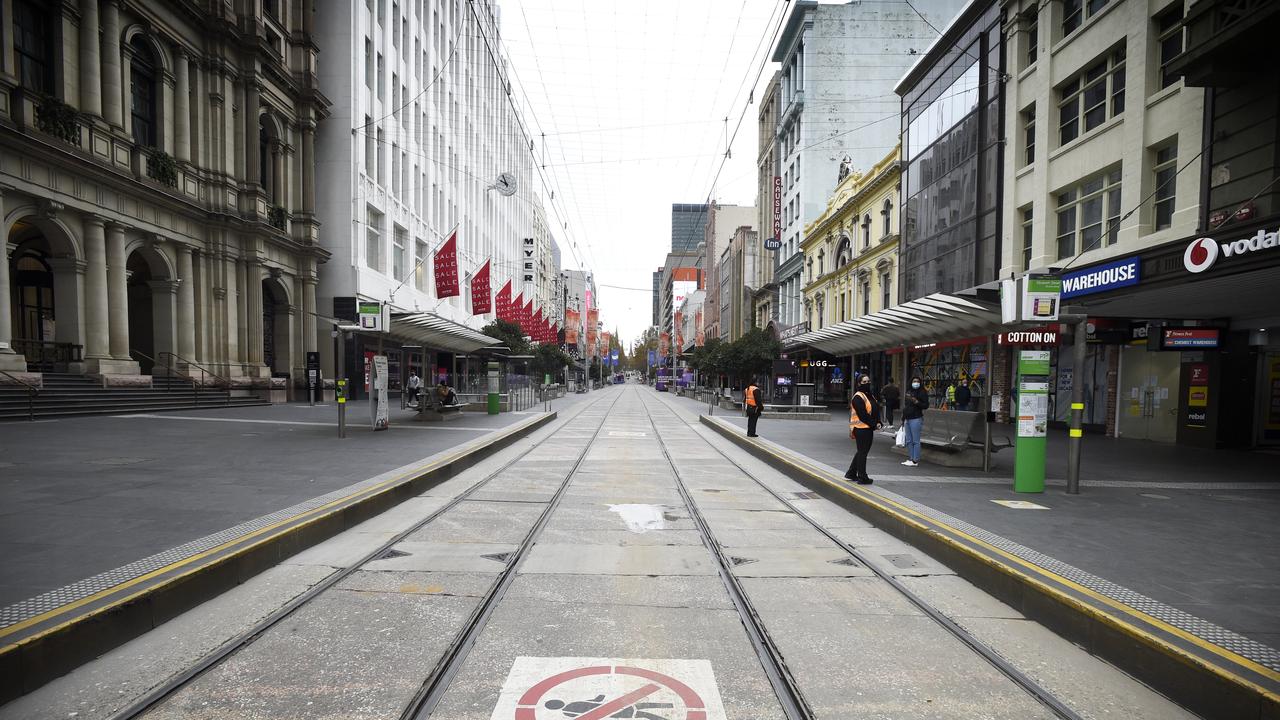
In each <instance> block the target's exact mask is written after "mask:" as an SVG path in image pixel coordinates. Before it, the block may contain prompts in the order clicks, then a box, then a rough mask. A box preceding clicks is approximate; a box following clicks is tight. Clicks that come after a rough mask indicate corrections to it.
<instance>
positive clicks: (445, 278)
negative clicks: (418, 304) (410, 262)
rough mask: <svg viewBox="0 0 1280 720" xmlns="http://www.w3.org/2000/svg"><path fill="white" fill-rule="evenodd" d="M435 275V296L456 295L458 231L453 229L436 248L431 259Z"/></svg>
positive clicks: (457, 293)
mask: <svg viewBox="0 0 1280 720" xmlns="http://www.w3.org/2000/svg"><path fill="white" fill-rule="evenodd" d="M432 266H433V268H434V270H435V276H436V297H439V298H449V297H457V296H458V295H460V294H461V293H460V292H459V291H458V231H457V230H454V231H453V233H451V234H450V235H449V239H448V240H445V241H444V244H443V245H441V246H440V249H438V250H436V254H435V257H434V258H433V259H432Z"/></svg>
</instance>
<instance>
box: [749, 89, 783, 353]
mask: <svg viewBox="0 0 1280 720" xmlns="http://www.w3.org/2000/svg"><path fill="white" fill-rule="evenodd" d="M781 87H782V74H781V73H777V72H775V73H774V74H773V78H772V79H771V80H770V81H769V83H768V85H766V86H765V91H764V96H763V97H762V98H760V110H759V112H758V113H757V117H756V120H757V122H758V123H759V136H758V141H757V142H758V144H757V147H756V181H757V192H756V212H757V217H758V220H757V221H756V230H757V242H758V243H759V249H758V252H759V255H758V257H759V262H758V263H757V265H756V275H757V277H755V278H753V279H752V281H751V282H750V283H748V284H749V285H750V286H751V287H752V288H753V292H752V295H751V303H752V306H753V311H754V323H755V325H756V327H760V328H765V327H768V326H769V323H770V322H773V321H776V320H777V319H778V317H777V316H778V285H777V283H776V282H775V275H776V274H777V271H778V258H779V257H780V256H781V252H779V248H780V245H781V241H780V240H779V238H780V237H782V175H781V173H780V172H779V170H778V151H777V134H776V133H777V124H778V102H779V99H778V91H779V90H780V88H781Z"/></svg>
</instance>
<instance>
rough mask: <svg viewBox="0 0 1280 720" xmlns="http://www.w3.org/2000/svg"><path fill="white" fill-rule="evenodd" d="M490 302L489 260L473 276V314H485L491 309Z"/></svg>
mask: <svg viewBox="0 0 1280 720" xmlns="http://www.w3.org/2000/svg"><path fill="white" fill-rule="evenodd" d="M491 309H492V308H491V307H490V302H489V261H488V260H485V261H484V267H482V268H480V270H479V271H477V272H476V274H475V276H474V277H472V278H471V314H472V315H485V314H487V313H488V312H489V310H491Z"/></svg>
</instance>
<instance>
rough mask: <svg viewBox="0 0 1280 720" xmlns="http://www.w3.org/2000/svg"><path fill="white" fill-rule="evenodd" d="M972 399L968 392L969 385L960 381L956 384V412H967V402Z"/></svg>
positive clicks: (970, 393)
mask: <svg viewBox="0 0 1280 720" xmlns="http://www.w3.org/2000/svg"><path fill="white" fill-rule="evenodd" d="M972 399H973V393H972V392H970V390H969V383H968V382H966V381H964V380H961V381H960V382H958V383H956V406H955V409H956V410H968V409H969V401H970V400H972Z"/></svg>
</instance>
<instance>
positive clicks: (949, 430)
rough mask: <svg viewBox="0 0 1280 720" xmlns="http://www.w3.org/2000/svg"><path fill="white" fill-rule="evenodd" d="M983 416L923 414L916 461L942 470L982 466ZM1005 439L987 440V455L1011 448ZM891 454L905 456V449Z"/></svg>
mask: <svg viewBox="0 0 1280 720" xmlns="http://www.w3.org/2000/svg"><path fill="white" fill-rule="evenodd" d="M985 423H986V413H980V412H972V411H968V410H935V409H933V408H929V409H927V410H925V411H924V427H923V428H922V429H921V431H920V446H921V447H920V459H921V460H925V461H927V462H931V463H934V464H936V465H942V466H944V467H982V456H983V447H984V444H985V437H984V435H985V433H984V432H983V426H984V425H985ZM1012 445H1013V441H1012V440H1010V439H1009V438H1008V437H1007V436H994V435H993V436H992V437H991V445H990V447H991V452H993V453H994V452H999V451H1001V450H1003V449H1004V448H1007V447H1011V446H1012ZM893 450H894V452H896V453H898V454H900V455H906V454H907V453H906V448H901V447H895V448H894V449H893Z"/></svg>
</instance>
